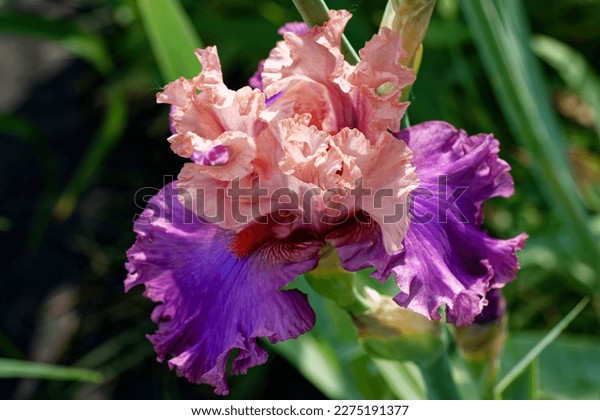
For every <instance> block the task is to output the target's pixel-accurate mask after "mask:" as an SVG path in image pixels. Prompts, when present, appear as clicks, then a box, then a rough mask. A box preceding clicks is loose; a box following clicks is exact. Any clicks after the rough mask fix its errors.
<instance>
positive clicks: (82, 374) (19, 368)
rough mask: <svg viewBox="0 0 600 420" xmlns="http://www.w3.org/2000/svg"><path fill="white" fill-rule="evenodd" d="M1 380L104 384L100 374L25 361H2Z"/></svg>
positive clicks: (0, 362)
mask: <svg viewBox="0 0 600 420" xmlns="http://www.w3.org/2000/svg"><path fill="white" fill-rule="evenodd" d="M0 378H36V379H50V380H55V381H77V382H93V383H100V382H102V380H103V378H102V374H100V373H99V372H96V371H93V370H89V369H81V368H75V367H68V366H58V365H49V364H45V363H36V362H30V361H25V360H14V359H0Z"/></svg>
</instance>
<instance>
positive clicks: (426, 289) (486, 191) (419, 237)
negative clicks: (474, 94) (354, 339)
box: [327, 122, 527, 326]
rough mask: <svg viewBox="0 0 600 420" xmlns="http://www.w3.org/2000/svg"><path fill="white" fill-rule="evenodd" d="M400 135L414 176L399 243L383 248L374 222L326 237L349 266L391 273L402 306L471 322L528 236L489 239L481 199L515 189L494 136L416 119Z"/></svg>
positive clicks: (381, 275)
mask: <svg viewBox="0 0 600 420" xmlns="http://www.w3.org/2000/svg"><path fill="white" fill-rule="evenodd" d="M398 137H399V138H400V139H402V140H404V141H406V143H407V144H408V146H409V147H410V149H411V150H412V151H413V160H412V163H413V164H414V165H415V167H416V171H417V175H418V176H419V188H418V189H417V190H415V191H414V192H413V193H412V199H413V204H412V207H411V224H410V226H409V229H408V233H407V234H406V237H405V238H404V250H402V251H401V252H397V253H394V254H392V255H387V254H386V252H385V249H384V247H383V245H382V243H381V232H380V229H379V227H378V226H377V225H376V224H375V223H371V224H365V223H348V224H347V226H346V227H345V228H344V229H340V230H338V231H336V232H334V233H332V234H330V235H329V237H328V238H327V239H328V240H330V241H331V242H332V243H333V244H334V245H335V246H336V248H337V250H338V254H339V256H340V261H341V262H342V265H343V266H344V268H346V269H347V270H349V271H356V270H360V269H363V268H367V267H374V268H375V271H374V272H373V274H372V276H373V277H374V278H377V279H379V280H380V281H384V282H385V281H386V280H387V279H388V278H389V277H390V276H391V275H393V276H394V277H395V278H396V281H397V283H398V286H399V287H400V290H401V292H400V294H398V295H397V296H396V298H395V300H396V302H397V303H398V304H400V305H401V306H403V307H407V308H410V309H412V310H414V311H416V312H419V313H422V314H423V315H426V316H428V317H430V318H432V319H439V318H440V315H439V313H438V309H439V307H440V306H441V305H444V304H445V305H446V306H447V319H448V321H449V322H452V323H454V324H456V325H459V326H460V325H466V324H469V323H472V322H473V321H474V319H475V317H476V316H478V315H479V314H481V313H482V310H483V309H484V307H485V306H486V305H487V304H488V302H487V300H486V298H485V296H486V294H490V293H492V292H491V291H492V290H494V289H499V288H501V287H503V286H504V285H505V284H506V283H508V282H509V281H511V280H512V279H513V278H514V277H515V275H516V272H517V270H518V269H519V265H518V261H517V257H516V255H515V252H516V251H517V250H519V249H522V248H523V246H524V243H525V239H526V238H527V235H525V234H521V235H519V236H517V237H515V238H512V239H508V240H500V239H495V238H492V237H490V236H489V235H488V234H487V233H486V232H485V231H484V230H483V229H482V228H481V223H482V221H483V219H482V210H481V204H482V203H483V202H484V201H485V200H487V199H489V198H492V197H497V196H502V197H509V196H511V195H512V194H513V191H514V187H513V182H512V178H511V176H510V174H509V173H508V171H509V170H510V167H509V165H508V164H507V163H506V162H504V161H503V160H501V159H499V157H498V151H499V145H498V141H497V140H495V139H494V138H493V136H491V135H483V134H480V135H475V136H471V137H469V136H468V135H467V134H466V133H465V132H464V131H460V130H457V129H455V128H454V127H452V126H451V125H449V124H447V123H444V122H428V123H424V124H420V125H416V126H413V127H411V128H409V129H407V130H403V131H401V132H400V133H398ZM492 296H494V295H492Z"/></svg>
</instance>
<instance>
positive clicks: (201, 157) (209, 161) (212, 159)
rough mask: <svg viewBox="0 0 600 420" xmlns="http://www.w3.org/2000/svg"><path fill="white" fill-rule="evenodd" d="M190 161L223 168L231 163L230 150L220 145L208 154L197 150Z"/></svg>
mask: <svg viewBox="0 0 600 420" xmlns="http://www.w3.org/2000/svg"><path fill="white" fill-rule="evenodd" d="M190 159H191V160H192V161H193V162H195V163H197V164H199V165H204V166H223V165H227V163H228V162H229V150H227V147H225V146H223V145H221V144H219V145H217V146H215V147H213V148H212V149H210V150H208V151H206V152H200V151H198V150H196V151H195V152H194V153H192V156H190Z"/></svg>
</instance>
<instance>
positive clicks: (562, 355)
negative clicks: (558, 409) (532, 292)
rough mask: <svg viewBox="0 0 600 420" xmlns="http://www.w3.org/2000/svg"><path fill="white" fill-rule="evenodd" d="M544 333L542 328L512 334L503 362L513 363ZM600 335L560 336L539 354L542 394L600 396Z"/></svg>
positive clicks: (539, 391) (597, 397)
mask: <svg viewBox="0 0 600 420" xmlns="http://www.w3.org/2000/svg"><path fill="white" fill-rule="evenodd" d="M543 337H544V335H543V333H541V332H520V333H517V334H514V335H512V336H510V337H509V339H508V341H507V343H506V348H505V351H504V354H503V355H502V364H503V365H505V366H514V365H515V364H516V363H517V362H518V360H520V359H521V358H522V357H523V355H525V354H526V353H527V352H528V351H529V349H531V348H532V347H534V346H535V344H536V343H538V342H539V341H540V340H541V339H542V338H543ZM599 360H600V339H598V338H588V337H581V336H563V337H559V338H557V339H556V341H554V342H553V343H552V344H550V345H548V347H547V348H546V349H545V350H544V352H543V353H542V354H541V355H540V356H539V364H538V370H539V384H538V395H537V396H538V397H539V398H555V399H567V400H573V399H585V400H597V399H599V398H600V364H599V363H598V361H599Z"/></svg>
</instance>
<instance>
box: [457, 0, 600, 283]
mask: <svg viewBox="0 0 600 420" xmlns="http://www.w3.org/2000/svg"><path fill="white" fill-rule="evenodd" d="M461 5H462V9H463V10H464V12H465V16H466V18H467V23H468V26H469V28H470V30H471V33H472V36H473V39H474V41H475V45H476V46H477V49H478V51H479V54H480V56H481V58H482V60H483V64H484V67H485V69H486V72H487V75H488V78H489V79H490V81H491V83H492V86H493V88H494V90H495V94H496V97H497V98H498V101H499V103H500V106H501V108H502V111H503V113H504V116H505V118H506V120H507V122H508V124H509V128H510V129H511V131H512V134H513V136H514V137H515V139H518V140H519V141H521V142H522V143H523V145H525V146H526V147H527V149H528V151H529V153H530V156H531V159H532V161H533V163H534V175H536V176H537V182H538V185H539V186H540V189H541V190H542V192H544V193H545V196H546V201H547V202H548V204H549V205H550V206H551V208H553V209H554V210H555V211H556V215H557V216H558V218H559V219H560V220H564V221H565V226H566V228H567V229H569V235H568V236H569V237H570V238H571V239H572V240H573V243H574V246H572V248H571V249H572V250H573V254H574V255H577V256H579V257H580V258H581V259H582V260H583V261H585V263H586V264H587V265H588V266H589V267H590V268H591V269H592V270H593V271H595V273H596V281H595V283H594V285H593V290H594V291H598V290H600V250H599V248H598V244H597V242H596V239H595V238H594V236H593V235H592V234H591V232H590V230H589V216H588V214H587V211H586V209H585V207H584V205H583V202H582V199H581V197H580V195H579V194H578V187H577V184H576V182H575V180H574V178H573V175H572V174H571V172H570V169H569V164H568V161H567V153H566V152H565V150H566V147H565V144H566V142H565V139H564V136H563V129H562V127H561V126H560V124H559V122H558V119H557V118H556V115H555V114H554V112H553V110H552V107H551V104H550V100H549V95H548V91H547V89H546V86H545V81H544V77H543V74H542V72H541V70H540V68H539V64H538V62H537V61H536V58H535V56H534V55H533V53H532V51H531V49H530V47H529V39H530V33H529V28H528V26H527V21H526V19H525V16H524V11H523V4H522V2H520V1H518V0H494V1H491V0H467V1H462V2H461ZM583 286H584V287H586V288H587V289H588V291H589V289H590V288H589V286H588V285H583Z"/></svg>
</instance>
